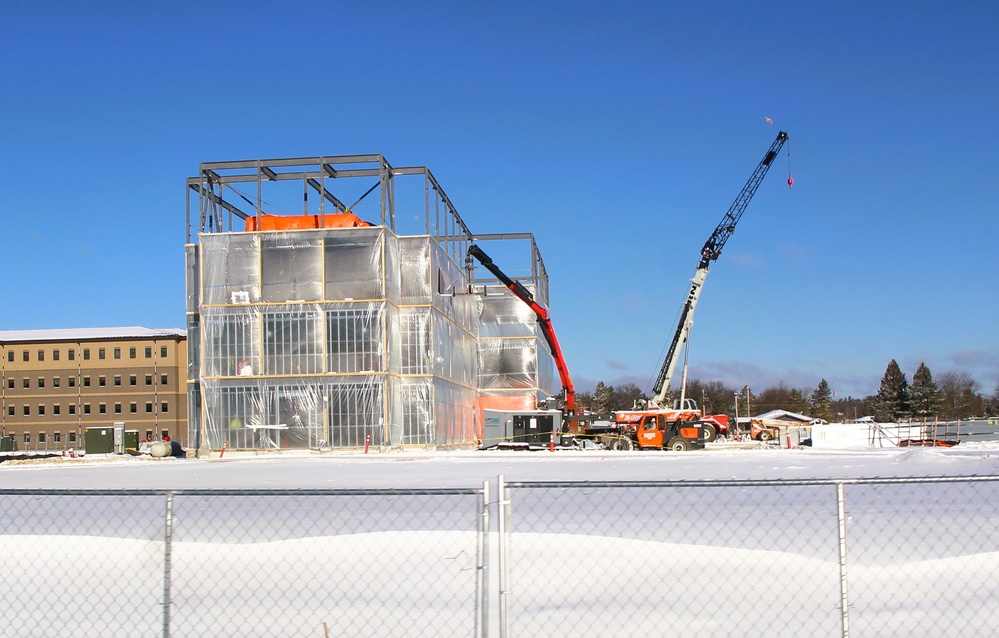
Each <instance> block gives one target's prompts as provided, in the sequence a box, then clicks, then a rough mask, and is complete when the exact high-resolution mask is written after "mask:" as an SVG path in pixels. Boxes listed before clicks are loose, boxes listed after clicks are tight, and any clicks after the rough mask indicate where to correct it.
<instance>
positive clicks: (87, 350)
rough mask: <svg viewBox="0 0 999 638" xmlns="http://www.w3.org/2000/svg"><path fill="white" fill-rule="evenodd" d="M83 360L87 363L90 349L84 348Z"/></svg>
mask: <svg viewBox="0 0 999 638" xmlns="http://www.w3.org/2000/svg"><path fill="white" fill-rule="evenodd" d="M83 360H84V361H89V360H90V348H84V349H83Z"/></svg>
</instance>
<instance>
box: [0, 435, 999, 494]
mask: <svg viewBox="0 0 999 638" xmlns="http://www.w3.org/2000/svg"><path fill="white" fill-rule="evenodd" d="M996 473H999V442H985V443H969V444H963V443H962V444H961V445H958V446H956V447H953V448H877V449H858V448H853V449H845V450H815V449H811V448H807V447H805V448H796V449H790V450H787V449H779V448H775V447H753V448H749V449H747V448H746V447H745V446H744V445H740V444H726V443H718V444H709V445H708V449H706V450H703V451H693V452H657V451H632V452H609V451H598V450H582V451H569V450H556V451H555V452H548V451H547V450H536V451H499V450H486V451H477V450H469V451H453V452H424V451H414V450H408V451H391V452H381V453H379V452H376V451H372V453H370V454H367V455H365V454H361V453H329V452H327V453H319V452H309V451H302V452H284V453H259V454H258V453H253V452H242V453H238V452H232V451H227V452H226V453H225V455H224V457H222V458H219V453H218V452H212V453H211V454H210V458H201V459H194V458H188V459H174V458H166V459H153V458H151V457H131V456H120V457H115V456H102V457H98V456H90V457H88V458H84V459H63V458H55V459H49V460H39V461H28V462H23V463H19V462H11V461H8V462H5V463H0V486H2V487H3V488H60V489H61V488H69V489H72V488H90V489H122V488H147V489H182V488H206V489H207V488H227V489H238V488H289V489H296V488H299V489H300V488H342V487H349V488H387V487H420V488H424V487H481V485H482V482H483V481H490V482H491V483H495V482H496V478H497V476H499V475H501V474H502V475H504V476H505V477H506V479H507V480H510V481H615V480H715V479H725V480H728V479H782V478H783V479H787V478H859V477H881V476H966V475H973V474H996Z"/></svg>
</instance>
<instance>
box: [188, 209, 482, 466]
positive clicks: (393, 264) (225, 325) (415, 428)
mask: <svg viewBox="0 0 999 638" xmlns="http://www.w3.org/2000/svg"><path fill="white" fill-rule="evenodd" d="M195 248H196V250H195V249H192V250H188V253H187V257H188V272H189V276H188V284H189V285H199V286H200V288H201V289H200V290H199V291H195V292H191V291H189V292H188V298H189V300H190V299H192V298H193V299H200V300H201V303H200V304H199V305H198V307H197V312H190V313H189V317H188V325H189V327H194V328H199V330H195V331H194V332H193V333H192V335H200V338H198V339H194V342H193V343H191V344H190V347H191V349H192V356H191V357H190V360H191V361H192V362H193V361H197V362H200V364H199V365H198V366H197V368H196V369H193V370H192V376H191V381H192V383H191V386H192V392H194V393H196V395H197V396H198V397H199V400H200V405H199V406H198V410H197V412H194V411H192V412H191V414H192V417H191V433H190V434H191V439H190V440H191V441H192V442H195V445H196V446H197V447H199V448H201V449H205V448H207V449H219V448H221V447H222V446H223V445H226V446H229V447H233V448H239V449H266V448H278V449H281V448H317V447H318V448H323V447H361V446H364V445H366V444H370V445H376V446H382V445H388V446H405V445H419V446H447V447H450V446H455V447H457V446H463V445H470V444H472V443H473V442H474V441H475V439H476V432H477V431H478V423H479V421H478V418H477V414H478V411H477V409H476V407H477V406H476V402H477V389H478V382H479V375H478V371H479V365H478V341H477V335H478V326H479V306H480V304H479V301H478V299H477V297H476V296H474V295H468V294H465V293H467V290H468V282H467V280H466V278H465V271H464V270H463V269H462V268H461V267H459V266H458V265H457V264H455V263H454V262H453V261H451V259H450V258H449V257H448V256H447V254H446V253H445V252H444V251H443V250H442V249H441V248H440V246H439V245H438V244H437V242H436V241H435V240H433V239H431V238H430V237H405V238H397V237H395V236H394V235H393V234H392V233H391V232H390V231H388V230H387V229H385V228H383V227H373V228H355V229H317V230H301V231H281V232H260V233H214V234H202V235H200V236H199V244H198V245H197V246H196V247H195ZM199 266H200V272H198V273H197V275H195V274H193V273H195V271H197V270H198V268H199ZM455 293H460V294H455ZM193 407H194V406H193V404H192V408H193Z"/></svg>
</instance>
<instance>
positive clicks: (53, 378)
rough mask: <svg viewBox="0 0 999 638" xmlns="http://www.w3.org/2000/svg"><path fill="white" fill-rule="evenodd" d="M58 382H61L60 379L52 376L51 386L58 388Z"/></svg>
mask: <svg viewBox="0 0 999 638" xmlns="http://www.w3.org/2000/svg"><path fill="white" fill-rule="evenodd" d="M59 383H61V381H60V380H59V377H52V387H53V388H58V387H59Z"/></svg>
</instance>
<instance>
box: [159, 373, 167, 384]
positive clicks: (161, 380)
mask: <svg viewBox="0 0 999 638" xmlns="http://www.w3.org/2000/svg"><path fill="white" fill-rule="evenodd" d="M166 384H167V375H165V374H161V375H160V385H166Z"/></svg>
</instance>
